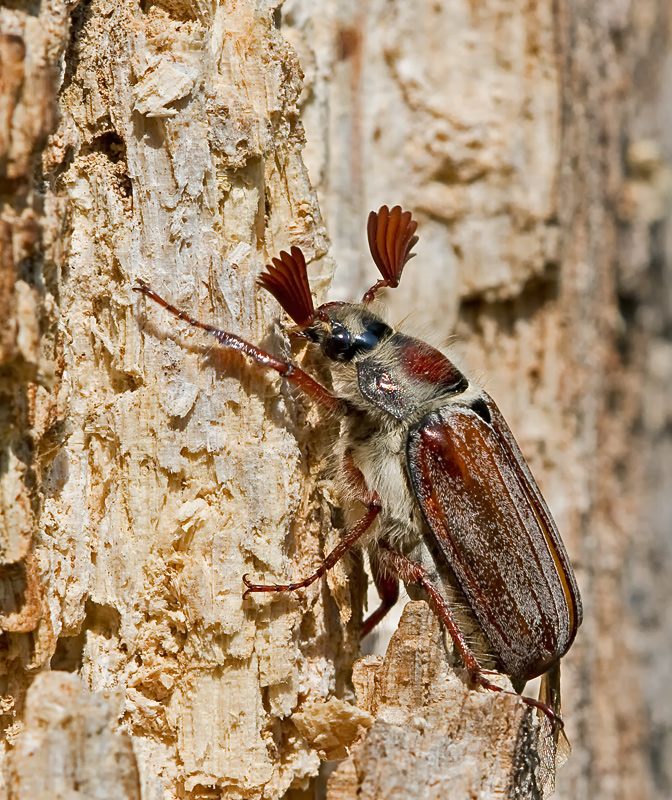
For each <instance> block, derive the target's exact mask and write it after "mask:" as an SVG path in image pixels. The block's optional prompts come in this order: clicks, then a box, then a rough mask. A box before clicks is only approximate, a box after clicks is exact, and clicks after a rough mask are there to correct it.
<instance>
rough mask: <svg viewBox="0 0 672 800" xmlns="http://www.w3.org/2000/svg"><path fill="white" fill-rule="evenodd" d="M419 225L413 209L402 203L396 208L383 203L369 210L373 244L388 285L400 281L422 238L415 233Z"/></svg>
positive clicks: (370, 243) (380, 268) (369, 227)
mask: <svg viewBox="0 0 672 800" xmlns="http://www.w3.org/2000/svg"><path fill="white" fill-rule="evenodd" d="M417 227H418V223H417V222H416V221H415V220H414V219H412V217H411V212H410V211H402V210H401V206H394V208H393V209H392V210H390V209H389V208H388V207H387V206H381V207H380V209H379V211H377V212H376V211H372V212H371V213H370V214H369V220H368V223H367V228H366V232H367V236H368V239H369V248H370V250H371V256H372V257H373V260H374V261H375V263H376V266H377V267H378V270H379V272H380V274H381V275H382V276H383V278H384V280H385V285H386V286H391V287H392V288H394V287H396V286H398V285H399V279H400V278H401V273H402V271H403V269H404V265H405V264H406V262H407V261H408V259H409V258H411V255H412V254H411V249H412V248H413V246H414V245H415V244H416V242H417V241H418V237H417V236H415V235H414V234H415V231H416V229H417Z"/></svg>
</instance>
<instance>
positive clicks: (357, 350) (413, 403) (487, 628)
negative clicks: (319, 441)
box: [134, 206, 582, 728]
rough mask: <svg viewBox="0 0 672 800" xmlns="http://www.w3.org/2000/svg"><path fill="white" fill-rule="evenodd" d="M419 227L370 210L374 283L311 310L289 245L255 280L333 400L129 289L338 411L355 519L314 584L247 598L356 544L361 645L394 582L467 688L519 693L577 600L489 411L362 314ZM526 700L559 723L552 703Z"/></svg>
mask: <svg viewBox="0 0 672 800" xmlns="http://www.w3.org/2000/svg"><path fill="white" fill-rule="evenodd" d="M416 229H417V222H416V221H415V220H413V218H412V215H411V214H410V212H408V211H402V209H401V207H400V206H395V207H394V208H392V209H390V208H388V206H382V207H381V208H380V210H379V211H377V212H371V214H370V215H369V219H368V224H367V235H368V242H369V248H370V251H371V255H372V257H373V261H374V263H375V264H376V266H377V268H378V270H379V271H380V274H381V276H382V277H381V279H380V280H378V281H377V282H376V283H375V284H374V285H373V286H372V287H371V288H370V289H369V290H368V291H367V292H366V293H365V295H364V297H363V298H362V301H361V302H360V303H344V302H329V303H325V304H323V305H320V306H317V307H315V305H314V302H313V298H312V295H311V292H310V286H309V282H308V276H307V271H306V261H305V258H304V255H303V253H302V251H301V250H300V248H298V247H292V248H291V249H290V251H289V252H287V251H282V252H281V253H280V256H279V258H273V259H272V262H271V264H269V265H267V267H266V271H265V272H264V273H262V274H261V276H260V278H259V281H258V284H259V286H260V287H262V288H264V289H266V290H267V291H269V292H270V293H271V294H272V295H273V296H274V297H275V298H276V300H277V301H278V302H279V304H280V305H281V306H282V308H283V309H284V310H285V312H286V313H287V314H288V315H289V317H291V318H292V320H293V321H294V322H295V323H296V325H297V326H298V328H299V332H298V334H297V335H299V336H301V337H303V338H304V339H306V340H307V341H308V342H309V343H311V344H312V345H313V346H316V347H318V348H319V349H320V351H321V353H322V355H323V356H324V357H325V358H326V359H328V360H329V362H330V365H331V373H332V378H333V385H334V388H333V390H332V389H329V388H327V387H326V386H324V385H323V384H321V383H319V382H318V381H316V380H315V379H314V378H312V377H311V376H310V375H309V374H308V373H306V372H304V371H303V370H301V369H299V368H298V367H297V366H295V365H293V364H291V363H289V362H288V361H285V360H283V359H281V358H278V357H277V356H275V355H273V354H271V353H269V352H266V351H264V350H262V349H260V348H258V347H256V346H255V345H253V344H251V343H249V342H247V341H245V340H243V339H241V338H240V337H238V336H236V335H235V334H232V333H228V332H226V331H222V330H219V329H217V328H215V327H214V326H212V325H209V324H207V323H203V322H200V321H198V320H196V319H194V318H193V317H191V316H190V315H189V314H186V313H185V312H184V311H181V310H180V309H178V308H176V307H175V306H173V305H171V304H170V303H168V302H167V301H166V300H164V299H163V298H162V297H160V296H159V295H158V294H157V293H156V292H154V291H153V290H152V289H151V288H150V287H149V286H148V285H147V284H145V283H144V282H139V285H137V286H135V287H134V289H135V290H136V291H138V292H140V293H142V294H144V295H145V296H146V297H149V298H151V299H152V300H153V301H155V302H156V303H158V304H159V305H161V306H163V307H164V308H165V309H167V310H168V311H169V312H171V313H172V314H174V315H175V316H176V317H178V318H179V319H182V320H184V321H186V322H188V323H189V324H190V325H193V326H195V327H197V328H200V329H202V330H204V331H206V332H208V333H210V334H212V335H214V336H215V338H216V339H217V340H218V341H219V343H220V344H221V345H222V346H224V347H226V348H230V349H233V350H238V351H240V352H242V353H244V354H245V355H246V356H248V357H249V358H251V359H252V361H254V362H256V363H257V364H258V365H259V366H261V367H263V368H265V369H270V370H275V371H276V372H278V373H279V374H280V375H281V376H283V378H285V380H287V381H288V382H289V383H290V384H291V385H293V386H295V387H296V388H298V389H299V390H301V391H302V392H303V393H304V394H306V395H307V396H308V397H310V398H312V400H313V401H315V402H316V403H318V404H319V405H320V406H321V407H323V408H324V409H325V410H327V411H329V412H334V413H338V414H340V415H341V416H342V423H341V433H340V436H339V439H338V445H337V448H336V451H337V453H336V456H337V460H338V462H339V464H340V475H341V478H340V482H341V486H340V490H341V496H342V497H344V498H350V499H355V500H357V501H358V502H359V503H360V504H361V505H363V507H364V513H363V514H361V515H360V516H359V517H355V518H354V519H353V520H352V523H351V524H350V525H349V527H348V528H347V530H346V531H345V533H344V534H343V536H342V538H341V539H340V540H339V542H338V544H337V546H336V547H335V549H334V550H333V551H332V552H331V553H329V554H328V555H327V557H326V558H325V560H324V561H323V563H322V564H321V565H320V567H319V568H318V569H317V570H316V571H315V572H314V573H313V574H312V575H310V576H308V577H306V578H304V579H303V580H301V581H297V582H294V583H289V584H255V583H252V582H251V581H250V579H249V578H248V576H243V581H244V584H245V586H246V591H245V594H244V596H248V595H249V594H251V593H255V592H288V591H296V590H298V589H302V588H305V587H307V586H309V585H310V584H311V583H313V582H314V581H316V580H317V579H318V578H320V577H321V576H323V575H324V574H325V573H326V572H327V570H329V569H330V568H331V567H333V566H334V565H335V564H336V562H337V561H338V560H339V559H340V558H341V557H342V556H343V555H344V554H345V553H347V552H348V551H349V550H350V549H351V548H352V547H353V546H355V545H356V544H357V543H358V542H360V540H361V542H362V543H364V544H365V545H366V546H367V547H368V551H369V557H370V558H369V560H370V564H371V569H372V574H373V578H374V582H375V584H376V586H377V588H378V591H379V594H380V597H381V603H380V607H379V608H378V609H377V610H376V611H374V612H373V614H371V616H370V617H369V618H368V619H367V620H366V621H365V622H364V624H363V635H366V634H367V633H368V632H369V631H370V630H371V629H372V628H373V627H374V625H376V624H377V623H378V622H379V621H380V620H381V619H382V618H383V616H384V615H385V614H386V613H387V612H388V611H389V609H390V608H391V607H392V606H393V605H394V603H395V602H396V600H397V598H398V593H399V581H403V582H404V583H405V584H406V586H407V588H408V590H409V593H410V594H411V596H420V597H423V598H424V599H426V600H427V601H428V602H429V604H430V606H431V607H432V608H433V610H434V612H435V613H436V614H437V615H438V617H439V619H440V620H441V621H442V623H443V624H444V626H445V628H446V630H447V631H448V633H449V634H450V636H451V638H452V640H453V642H454V644H455V648H456V650H457V652H458V653H459V655H460V657H461V659H462V662H463V663H464V666H465V668H466V670H467V672H468V674H469V677H470V679H471V681H472V682H473V683H475V684H477V685H480V686H481V687H483V688H485V689H489V690H493V691H504V690H503V689H502V688H501V687H499V686H497V685H496V684H495V683H493V682H492V681H491V680H490V679H489V678H488V677H486V674H485V672H486V671H485V669H484V666H485V665H487V666H491V667H494V668H496V669H498V670H499V671H501V672H504V673H506V674H507V675H508V676H510V678H511V680H512V682H513V685H514V687H515V688H517V689H518V690H520V691H522V688H523V686H524V684H525V682H526V681H528V680H530V679H532V678H535V677H537V676H539V675H543V674H545V673H546V674H548V675H554V676H555V677H556V679H558V678H559V673H558V669H559V661H560V659H561V658H562V656H564V655H565V653H566V652H567V650H568V649H569V648H570V646H571V644H572V642H573V641H574V638H575V636H576V633H577V630H578V628H579V625H580V624H581V620H582V606H581V598H580V595H579V590H578V587H577V583H576V579H575V577H574V573H573V571H572V567H571V565H570V562H569V558H568V556H567V553H566V550H565V547H564V545H563V543H562V540H561V538H560V534H559V532H558V529H557V527H556V525H555V522H554V521H553V518H552V516H551V513H550V511H549V509H548V506H547V505H546V502H545V501H544V499H543V497H542V495H541V492H540V491H539V488H538V486H537V484H536V482H535V480H534V478H533V476H532V474H531V472H530V469H529V467H528V466H527V464H526V462H525V459H524V458H523V455H522V453H521V451H520V448H519V447H518V444H517V443H516V440H515V439H514V437H513V434H512V433H511V430H510V429H509V426H508V425H507V423H506V421H505V420H504V417H503V416H502V414H501V412H500V410H499V409H498V407H497V405H496V404H495V402H494V401H493V400H492V398H491V397H490V396H489V395H488V394H487V393H486V392H485V391H484V390H483V389H482V388H480V387H479V386H478V385H476V384H475V383H473V382H472V381H471V380H470V379H468V378H467V377H466V376H465V375H464V374H463V373H462V372H461V371H460V370H459V369H458V368H457V367H456V366H455V364H454V363H453V362H452V361H450V360H449V359H448V358H447V356H445V355H444V354H443V353H442V352H440V351H439V350H437V349H435V348H434V347H432V346H430V345H429V344H427V343H426V342H424V341H421V340H420V339H417V338H414V337H412V336H409V335H407V334H405V333H403V332H401V331H399V330H396V329H395V328H393V327H392V326H391V325H390V324H388V322H387V321H386V320H385V319H384V318H383V316H381V314H380V313H379V311H378V310H374V307H373V305H372V301H373V300H374V298H375V295H376V293H377V291H378V290H379V289H381V288H383V287H389V288H395V287H396V286H398V284H399V280H400V278H401V274H402V271H403V269H404V267H405V265H406V263H407V262H408V261H409V259H410V258H411V257H412V255H414V254H412V253H411V250H412V248H413V247H414V245H415V244H416V242H417V241H418V237H417V235H416ZM467 630H469V633H466V631H467ZM472 634H473V635H475V636H476V640H477V643H476V644H475V645H473V644H472V641H471V640H472V638H473V636H472ZM476 651H478V653H477V652H476ZM522 700H523V701H524V702H525V703H527V704H528V705H531V706H533V707H536V708H538V709H540V710H541V711H542V712H543V713H544V714H546V715H547V716H548V718H549V719H550V720H551V721H552V723H553V725H554V726H555V727H556V728H559V727H561V726H562V718H561V717H560V714H559V708H558V707H557V704H556V703H555V702H553V703H549V702H546V701H542V700H534V699H533V698H530V697H523V698H522ZM552 706H553V707H552Z"/></svg>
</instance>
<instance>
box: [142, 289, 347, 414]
mask: <svg viewBox="0 0 672 800" xmlns="http://www.w3.org/2000/svg"><path fill="white" fill-rule="evenodd" d="M133 291H135V292H139V293H140V294H144V295H145V296H146V297H149V298H150V299H151V300H153V301H154V302H155V303H158V305H160V306H161V307H162V308H165V309H166V311H169V312H170V313H171V314H173V315H174V316H176V317H177V318H178V319H181V320H183V321H184V322H188V323H189V325H192V326H193V327H194V328H199V329H200V330H202V331H206V332H207V333H209V334H211V335H212V336H214V337H215V338H216V339H217V341H218V342H219V343H220V344H221V345H222V347H226V348H228V349H229V350H237V351H238V352H239V353H243V354H244V355H246V356H248V357H249V358H251V359H252V360H253V361H254V362H255V363H256V364H258V365H259V366H260V367H263V368H264V369H272V370H275V372H277V373H278V374H279V375H281V376H282V377H283V378H285V380H287V381H288V382H289V383H291V384H292V385H293V386H296V387H297V388H298V389H301V390H302V391H303V392H304V393H305V394H307V395H308V397H310V398H311V399H312V400H314V401H315V402H316V403H318V404H319V405H320V406H322V408H324V409H326V410H327V411H337V412H341V413H344V412H345V411H346V406H345V404H344V402H343V401H342V400H341V399H340V398H338V397H336V396H335V395H333V394H332V393H331V392H330V391H329V390H328V389H327V388H326V386H322V384H321V383H319V382H318V381H316V380H315V378H312V377H311V376H310V375H309V374H308V373H307V372H304V371H303V370H302V369H299V367H295V366H294V364H290V363H288V362H287V361H283V360H282V359H281V358H278V357H277V356H274V355H273V354H272V353H268V352H266V350H262V349H261V348H260V347H257V346H256V345H253V344H251V343H250V342H246V341H245V340H244V339H241V338H240V336H236V335H235V333H228V332H227V331H222V330H220V329H219V328H215V326H214V325H209V324H208V323H207V322H200V321H199V320H197V319H195V318H194V317H192V316H190V315H189V314H187V313H186V312H185V311H182V310H181V309H179V308H177V307H176V306H174V305H171V304H170V303H169V302H168V301H167V300H164V299H163V297H161V295H158V294H157V293H156V292H155V291H154V290H153V289H151V288H150V287H149V286H148V285H147V284H146V283H145V282H144V281H141V280H139V281H138V286H134V287H133Z"/></svg>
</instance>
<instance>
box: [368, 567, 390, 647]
mask: <svg viewBox="0 0 672 800" xmlns="http://www.w3.org/2000/svg"><path fill="white" fill-rule="evenodd" d="M370 564H371V575H372V576H373V582H374V583H375V584H376V589H378V595H379V596H380V605H379V606H378V608H377V609H376V610H375V611H374V612H373V613H372V614H370V615H369V616H368V617H367V618H366V619H365V620H364V622H363V623H362V639H363V638H364V637H365V636H368V635H369V634H370V633H371V631H372V630H373V629H374V628H375V627H376V625H377V624H378V623H379V622H380V621H381V620H382V619H383V617H384V616H385V615H386V614H387V612H388V611H389V610H390V609H391V608H393V607H394V605H395V604H396V602H397V600H398V599H399V578H397V576H396V575H391V574H390V573H389V572H386V571H385V570H381V569H380V568H379V567H378V565H377V562H376V561H375V559H371V560H370Z"/></svg>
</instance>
